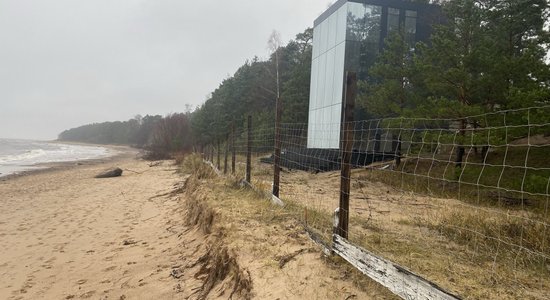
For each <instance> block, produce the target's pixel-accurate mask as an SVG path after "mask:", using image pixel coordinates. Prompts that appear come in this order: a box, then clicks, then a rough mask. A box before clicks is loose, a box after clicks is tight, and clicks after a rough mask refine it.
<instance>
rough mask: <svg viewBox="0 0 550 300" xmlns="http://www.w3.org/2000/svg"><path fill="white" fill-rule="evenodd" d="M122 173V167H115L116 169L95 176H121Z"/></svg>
mask: <svg viewBox="0 0 550 300" xmlns="http://www.w3.org/2000/svg"><path fill="white" fill-rule="evenodd" d="M121 175H122V169H121V168H115V169H112V170H109V171H106V172H103V173H101V174H98V175H96V176H95V178H111V177H119V176H121Z"/></svg>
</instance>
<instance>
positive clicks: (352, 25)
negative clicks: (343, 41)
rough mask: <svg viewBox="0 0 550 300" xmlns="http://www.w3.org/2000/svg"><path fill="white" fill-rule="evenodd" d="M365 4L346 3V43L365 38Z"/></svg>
mask: <svg viewBox="0 0 550 300" xmlns="http://www.w3.org/2000/svg"><path fill="white" fill-rule="evenodd" d="M365 7H366V5H365V4H362V3H355V2H350V3H348V17H347V26H348V34H347V40H348V41H362V40H363V39H364V37H365V35H366V34H365V32H364V30H363V29H364V23H365Z"/></svg>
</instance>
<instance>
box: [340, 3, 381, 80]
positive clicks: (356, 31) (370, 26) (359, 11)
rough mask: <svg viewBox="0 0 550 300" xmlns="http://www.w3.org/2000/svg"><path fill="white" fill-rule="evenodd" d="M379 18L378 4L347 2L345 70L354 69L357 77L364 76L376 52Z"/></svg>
mask: <svg viewBox="0 0 550 300" xmlns="http://www.w3.org/2000/svg"><path fill="white" fill-rule="evenodd" d="M381 18H382V8H381V7H380V6H375V5H366V4H361V3H349V10H348V17H347V21H348V42H347V45H346V70H350V71H356V72H357V73H358V77H359V79H365V78H366V74H367V69H368V68H369V67H370V66H372V65H373V64H374V60H375V58H376V56H377V54H378V49H379V46H380V45H379V42H380V32H381V31H380V25H381Z"/></svg>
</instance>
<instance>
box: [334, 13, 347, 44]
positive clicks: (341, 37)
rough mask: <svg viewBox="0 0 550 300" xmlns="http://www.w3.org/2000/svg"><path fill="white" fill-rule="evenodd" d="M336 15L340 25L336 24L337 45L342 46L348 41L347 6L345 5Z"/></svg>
mask: <svg viewBox="0 0 550 300" xmlns="http://www.w3.org/2000/svg"><path fill="white" fill-rule="evenodd" d="M336 14H337V15H338V23H337V24H336V26H337V28H336V43H337V44H340V43H342V42H344V41H346V31H347V26H346V21H347V15H348V10H347V7H346V5H344V6H343V7H340V9H339V10H338V12H337V13H336Z"/></svg>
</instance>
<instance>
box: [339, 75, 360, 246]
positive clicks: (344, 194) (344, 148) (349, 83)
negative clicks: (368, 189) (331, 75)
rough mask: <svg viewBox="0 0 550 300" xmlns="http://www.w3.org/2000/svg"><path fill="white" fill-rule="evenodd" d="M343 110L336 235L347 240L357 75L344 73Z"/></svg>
mask: <svg viewBox="0 0 550 300" xmlns="http://www.w3.org/2000/svg"><path fill="white" fill-rule="evenodd" d="M344 89H345V98H344V109H343V111H342V114H343V116H342V125H341V126H342V127H341V134H340V151H341V152H340V153H341V158H342V161H341V174H340V205H339V213H340V216H339V218H338V230H337V231H338V235H340V236H341V237H343V238H346V239H347V238H348V232H349V196H350V190H351V155H352V150H353V123H352V122H353V110H354V108H355V95H356V93H357V74H356V73H355V72H347V73H346V85H345V87H344Z"/></svg>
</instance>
